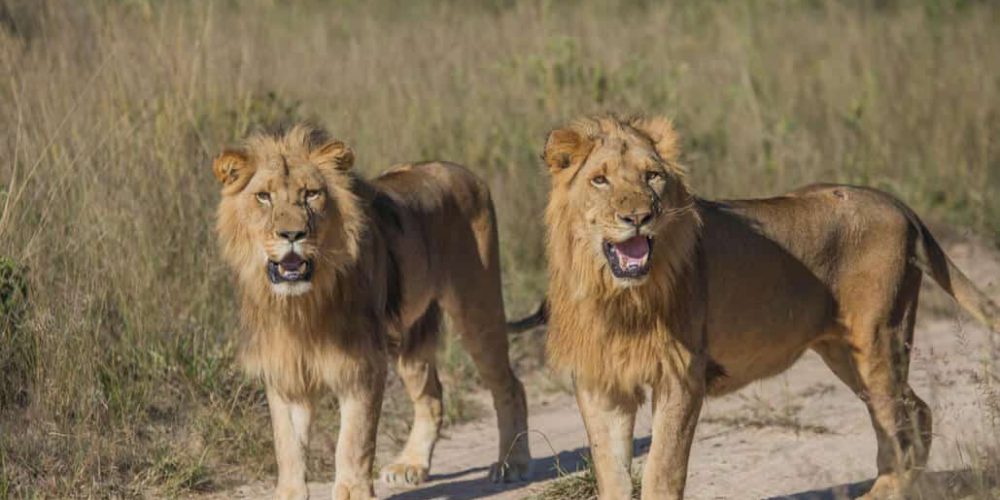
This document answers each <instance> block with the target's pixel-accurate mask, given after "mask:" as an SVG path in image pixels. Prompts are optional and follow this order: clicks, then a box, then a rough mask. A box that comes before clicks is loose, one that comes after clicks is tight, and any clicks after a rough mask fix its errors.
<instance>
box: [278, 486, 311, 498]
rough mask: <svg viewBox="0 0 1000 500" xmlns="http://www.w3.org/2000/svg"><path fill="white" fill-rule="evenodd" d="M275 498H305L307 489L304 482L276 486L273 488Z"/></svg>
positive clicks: (307, 492)
mask: <svg viewBox="0 0 1000 500" xmlns="http://www.w3.org/2000/svg"><path fill="white" fill-rule="evenodd" d="M274 498H275V499H276V500H306V499H308V498H309V489H308V488H306V485H305V484H297V485H295V486H278V487H277V488H275V489H274Z"/></svg>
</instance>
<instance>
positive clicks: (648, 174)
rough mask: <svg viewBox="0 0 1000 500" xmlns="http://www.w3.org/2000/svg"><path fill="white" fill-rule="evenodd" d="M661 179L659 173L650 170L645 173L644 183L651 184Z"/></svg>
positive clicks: (661, 176) (661, 175)
mask: <svg viewBox="0 0 1000 500" xmlns="http://www.w3.org/2000/svg"><path fill="white" fill-rule="evenodd" d="M662 178H663V174H661V173H660V172H657V171H655V170H650V171H648V172H646V182H653V181H655V180H657V179H662Z"/></svg>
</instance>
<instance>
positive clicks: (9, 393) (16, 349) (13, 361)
mask: <svg viewBox="0 0 1000 500" xmlns="http://www.w3.org/2000/svg"><path fill="white" fill-rule="evenodd" d="M27 311H28V274H27V269H26V268H25V267H23V266H20V265H18V264H17V263H16V262H14V260H13V259H11V258H9V257H0V373H2V374H3V377H0V409H4V408H9V407H11V406H21V407H23V406H25V405H27V403H28V394H29V392H28V386H29V384H30V383H31V375H32V373H33V372H34V367H35V359H36V357H35V355H36V351H35V345H34V342H33V341H32V339H31V337H30V335H29V334H28V332H26V331H25V329H24V328H23V323H24V320H25V316H26V315H27Z"/></svg>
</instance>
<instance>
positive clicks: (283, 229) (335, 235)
mask: <svg viewBox="0 0 1000 500" xmlns="http://www.w3.org/2000/svg"><path fill="white" fill-rule="evenodd" d="M314 142H316V140H315V139H313V138H311V136H310V131H308V130H304V129H293V130H292V131H291V132H289V133H288V134H286V135H285V136H284V137H281V138H271V137H257V138H254V139H251V140H250V141H248V146H247V148H246V149H245V150H244V151H229V152H226V153H223V154H222V155H221V156H219V157H218V158H217V159H216V160H215V164H214V171H215V173H216V176H217V177H218V178H219V179H220V180H221V181H222V182H223V183H224V185H225V187H224V189H223V201H222V203H221V204H220V222H219V231H220V233H221V235H222V236H223V239H224V241H225V240H226V239H227V237H228V238H229V240H230V241H228V243H230V244H231V246H233V247H234V248H231V249H227V250H229V251H227V256H228V257H230V260H231V261H235V262H231V263H232V264H233V265H234V266H235V267H237V268H248V269H243V273H244V274H247V275H249V276H244V279H247V278H249V279H251V280H255V281H257V280H259V281H263V280H266V281H267V283H268V284H269V286H270V289H271V290H272V291H273V293H275V294H278V295H284V296H297V295H302V294H305V293H307V292H309V291H310V290H311V289H312V288H313V280H314V279H315V278H316V277H317V276H318V275H320V276H322V275H323V274H324V273H326V274H329V273H330V272H332V271H333V270H332V269H328V268H329V267H331V266H332V265H333V264H334V263H336V262H338V260H340V258H342V257H343V256H342V255H338V254H341V253H343V252H350V251H351V248H350V247H351V243H352V242H351V236H352V234H351V231H347V230H345V229H346V228H345V227H344V221H345V214H344V209H345V205H350V203H344V202H345V201H350V200H346V199H345V197H350V196H352V195H351V194H350V193H349V192H348V191H347V189H346V186H347V184H349V182H350V181H349V179H348V178H347V174H346V170H347V169H349V168H350V165H351V163H352V161H353V155H352V153H351V150H350V149H349V148H348V147H347V146H345V145H344V144H343V143H341V142H339V141H328V142H326V143H322V144H314ZM237 240H238V241H237ZM324 267H326V268H327V269H325V268H324ZM255 269H256V271H254V270H255Z"/></svg>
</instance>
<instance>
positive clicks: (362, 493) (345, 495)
mask: <svg viewBox="0 0 1000 500" xmlns="http://www.w3.org/2000/svg"><path fill="white" fill-rule="evenodd" d="M333 500H377V499H376V498H375V495H374V494H373V492H372V487H371V484H370V483H369V484H342V483H334V484H333Z"/></svg>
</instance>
